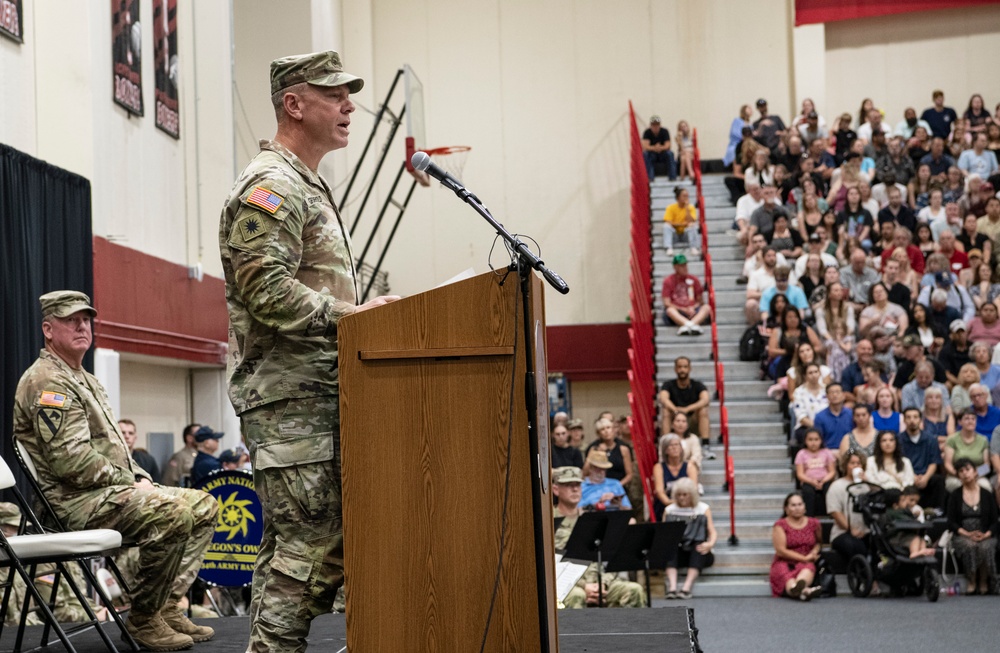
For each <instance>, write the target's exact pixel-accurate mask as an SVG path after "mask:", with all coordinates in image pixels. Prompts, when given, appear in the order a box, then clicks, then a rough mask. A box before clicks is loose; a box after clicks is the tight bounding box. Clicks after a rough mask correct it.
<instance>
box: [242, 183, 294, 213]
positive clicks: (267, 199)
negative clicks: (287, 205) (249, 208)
mask: <svg viewBox="0 0 1000 653" xmlns="http://www.w3.org/2000/svg"><path fill="white" fill-rule="evenodd" d="M284 201H285V198H284V197H282V196H281V195H276V194H274V193H272V192H271V191H269V190H268V189H266V188H261V187H260V186H257V187H256V188H254V189H253V192H251V193H250V195H249V196H248V197H247V204H253V205H254V206H259V207H260V208H262V209H264V210H265V211H267V212H268V213H270V214H271V215H274V214H275V213H276V212H277V210H278V207H279V206H281V203H282V202H284Z"/></svg>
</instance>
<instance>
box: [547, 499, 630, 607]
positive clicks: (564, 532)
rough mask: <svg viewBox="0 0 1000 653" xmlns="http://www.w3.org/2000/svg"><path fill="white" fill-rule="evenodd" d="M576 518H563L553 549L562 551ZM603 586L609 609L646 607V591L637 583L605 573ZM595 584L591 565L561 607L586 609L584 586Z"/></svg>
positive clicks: (595, 576)
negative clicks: (605, 588)
mask: <svg viewBox="0 0 1000 653" xmlns="http://www.w3.org/2000/svg"><path fill="white" fill-rule="evenodd" d="M576 520H577V517H576V516H571V517H564V518H563V520H562V523H560V524H559V528H557V529H556V534H555V548H556V550H557V551H562V550H564V549H565V548H566V543H567V542H569V536H570V533H572V532H573V527H574V526H576ZM602 577H603V580H604V586H605V587H607V588H608V589H607V591H606V592H605V593H604V605H606V606H607V607H609V608H643V607H646V590H645V589H643V587H642V585H640V584H639V583H633V582H631V581H627V580H622V579H620V578H619V577H618V575H617V574H610V573H607V572H605V573H604V574H602ZM596 582H597V563H596V562H595V563H592V564H591V565H590V566H589V567H587V571H585V572H584V573H583V577H582V578H581V579H580V580H579V581H577V583H576V587H574V588H573V589H571V590H570V591H569V594H567V595H566V598H565V599H563V605H564V606H565V607H567V608H586V607H587V591H586V588H585V586H586V585H587V584H589V583H596Z"/></svg>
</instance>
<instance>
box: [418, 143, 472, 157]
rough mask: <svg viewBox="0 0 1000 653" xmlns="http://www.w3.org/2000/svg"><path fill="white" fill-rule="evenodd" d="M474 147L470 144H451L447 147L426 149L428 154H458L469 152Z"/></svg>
mask: <svg viewBox="0 0 1000 653" xmlns="http://www.w3.org/2000/svg"><path fill="white" fill-rule="evenodd" d="M471 149H472V148H471V147H469V146H468V145H449V146H447V147H435V148H433V149H430V150H424V153H425V154H427V156H445V155H447V154H458V153H460V152H468V151H469V150H471Z"/></svg>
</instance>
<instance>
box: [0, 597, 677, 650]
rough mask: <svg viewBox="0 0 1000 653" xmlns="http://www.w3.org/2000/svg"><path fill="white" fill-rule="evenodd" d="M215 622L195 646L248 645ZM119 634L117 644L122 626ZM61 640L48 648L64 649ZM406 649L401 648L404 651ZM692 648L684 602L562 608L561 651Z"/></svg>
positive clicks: (79, 641)
mask: <svg viewBox="0 0 1000 653" xmlns="http://www.w3.org/2000/svg"><path fill="white" fill-rule="evenodd" d="M199 623H203V624H205V625H208V626H211V627H213V628H215V639H213V640H212V641H210V642H204V643H202V644H195V645H194V648H193V649H191V650H192V651H203V652H206V653H207V652H211V653H216V652H218V653H243V651H245V650H246V646H247V639H248V631H249V624H248V620H247V618H245V617H226V618H223V619H205V620H199ZM105 628H109V629H110V630H109V632H111V631H114V634H113V635H112V637H113V640H114V641H115V643H116V644H117V643H118V641H119V639H118V633H117V629H116V628H115V627H114V626H113V625H112V626H107V625H106V626H105ZM41 630H42V629H41V627H37V628H29V629H28V632H27V634H26V636H25V641H24V648H26V649H30V648H33V647H35V646H37V644H38V641H39V638H40V637H41ZM14 631H15V629H14V628H11V627H6V628H4V632H3V637H2V638H0V651H10V650H12V649H13V646H14ZM52 639H53V640H54V641H55V642H56V643H55V644H54V645H50V648H49V649H48V650H52V651H61V650H63V648H62V644H60V643H59V640H58V639H56V638H55V637H53V638H52ZM71 641H72V642H73V646H75V647H76V649H77V651H78V653H102V652H104V651H106V650H107V649H106V648H105V647H104V644H103V643H102V642H101V639H100V637H99V636H98V635H97V634H96V633H95V632H94V631H88V632H85V633H81V634H80V635H78V636H76V637H74V638H73V639H72V640H71ZM346 644H347V642H346V635H345V630H344V617H343V615H337V614H331V615H324V616H322V617H320V618H318V619H316V621H314V622H313V626H312V632H311V633H310V636H309V650H311V651H316V652H317V653H338V652H339V651H342V650H343V649H344V647H345V646H346ZM402 650H404V649H402V648H401V649H400V651H402ZM691 650H692V647H691V636H690V634H689V628H688V609H687V608H683V607H675V608H674V607H671V608H652V609H648V610H642V609H635V610H612V609H608V610H562V611H560V612H559V651H560V653H582V652H584V651H628V652H629V653H646V652H647V651H650V652H651V651H656V652H657V653H674V652H676V653H681V652H683V653H688V652H689V651H691Z"/></svg>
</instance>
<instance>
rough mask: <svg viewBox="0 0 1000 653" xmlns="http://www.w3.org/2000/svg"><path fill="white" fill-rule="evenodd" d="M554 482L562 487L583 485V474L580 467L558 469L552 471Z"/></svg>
mask: <svg viewBox="0 0 1000 653" xmlns="http://www.w3.org/2000/svg"><path fill="white" fill-rule="evenodd" d="M552 482H553V483H558V484H560V485H562V484H564V483H583V472H582V471H580V468H579V467H556V468H555V469H553V470H552Z"/></svg>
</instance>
